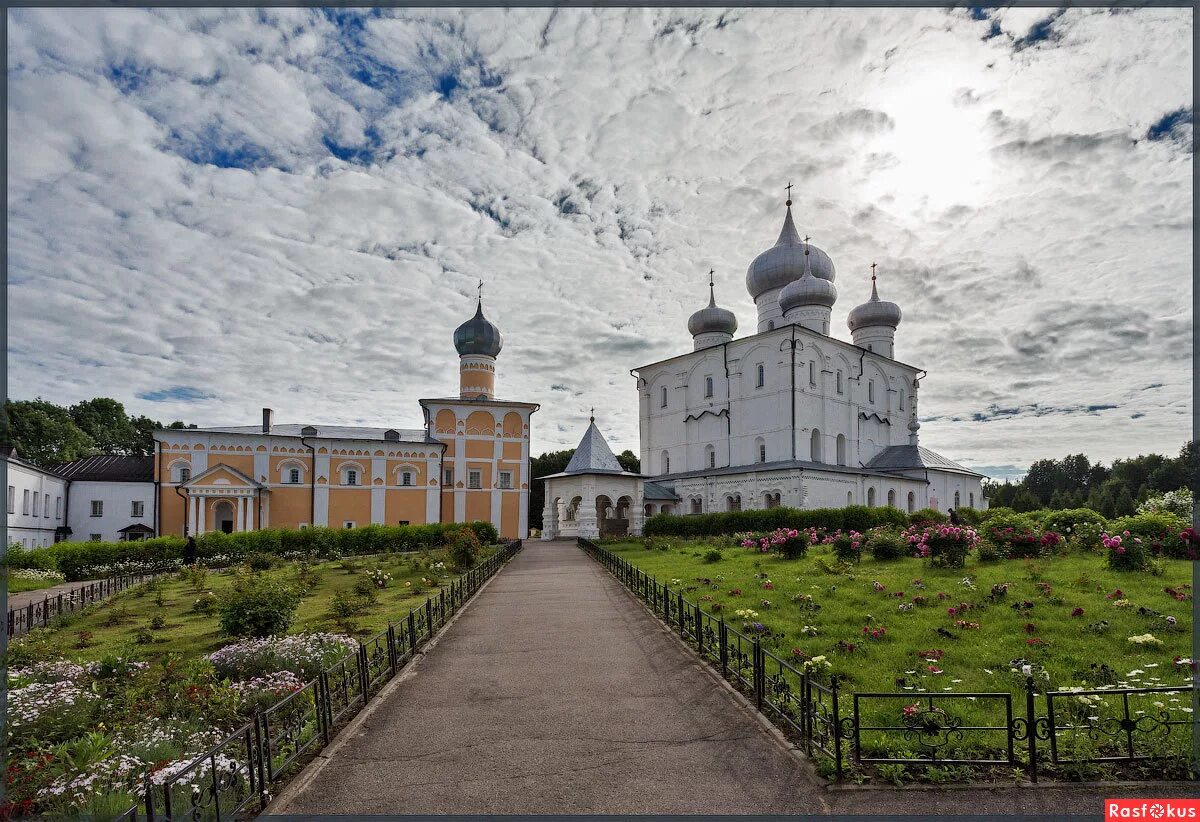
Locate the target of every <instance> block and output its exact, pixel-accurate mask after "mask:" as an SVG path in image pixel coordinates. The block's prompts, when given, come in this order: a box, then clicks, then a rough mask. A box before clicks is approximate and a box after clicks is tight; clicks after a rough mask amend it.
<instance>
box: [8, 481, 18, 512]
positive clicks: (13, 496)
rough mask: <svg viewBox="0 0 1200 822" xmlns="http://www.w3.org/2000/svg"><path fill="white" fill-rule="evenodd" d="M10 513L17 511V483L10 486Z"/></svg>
mask: <svg viewBox="0 0 1200 822" xmlns="http://www.w3.org/2000/svg"><path fill="white" fill-rule="evenodd" d="M8 513H10V514H15V513H17V487H16V486H15V485H10V486H8Z"/></svg>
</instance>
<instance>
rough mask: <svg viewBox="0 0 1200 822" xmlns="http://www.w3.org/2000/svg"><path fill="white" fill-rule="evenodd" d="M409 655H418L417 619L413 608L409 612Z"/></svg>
mask: <svg viewBox="0 0 1200 822" xmlns="http://www.w3.org/2000/svg"><path fill="white" fill-rule="evenodd" d="M408 653H409V655H410V656H416V655H417V618H416V616H415V615H414V614H413V611H412V609H411V608H410V609H409V610H408Z"/></svg>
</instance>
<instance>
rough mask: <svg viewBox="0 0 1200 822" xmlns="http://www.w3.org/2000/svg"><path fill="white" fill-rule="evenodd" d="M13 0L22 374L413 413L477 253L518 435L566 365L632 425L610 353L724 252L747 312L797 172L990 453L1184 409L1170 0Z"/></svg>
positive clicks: (1009, 462)
mask: <svg viewBox="0 0 1200 822" xmlns="http://www.w3.org/2000/svg"><path fill="white" fill-rule="evenodd" d="M8 23H9V26H8V37H9V40H8V70H9V98H8V99H9V104H8V105H9V108H8V115H9V158H10V167H9V192H8V202H9V233H8V242H9V258H8V263H9V276H10V289H9V294H8V298H9V301H10V302H9V317H10V323H11V329H10V352H9V353H10V363H9V366H10V394H12V395H13V396H16V397H33V396H36V395H42V396H44V397H46V398H48V399H52V400H55V401H60V402H70V401H76V400H78V399H80V398H82V397H88V396H92V395H112V396H115V397H118V398H120V399H122V400H124V401H126V402H127V404H128V405H129V406H130V407H131V409H132V410H134V411H136V412H143V413H150V414H154V415H155V416H158V417H159V418H173V417H176V416H178V417H182V418H185V419H187V420H189V421H194V422H198V423H252V422H253V421H254V420H255V419H257V408H258V407H260V406H262V405H271V406H274V407H275V408H276V409H277V413H278V415H279V418H280V419H282V420H292V421H320V422H328V423H362V424H378V425H397V426H413V425H419V424H420V412H419V409H418V407H417V405H416V399H417V398H419V397H421V396H430V395H444V394H448V393H452V392H453V391H454V390H455V388H456V370H455V369H456V362H455V356H454V352H453V348H452V347H451V343H450V334H451V331H452V330H453V329H454V327H455V326H456V325H457V324H458V323H460V322H462V321H463V320H464V319H466V318H467V317H468V316H469V315H470V313H471V311H472V309H473V305H472V298H473V295H474V288H475V283H476V281H477V280H478V279H483V280H484V282H485V286H484V297H485V302H486V305H487V311H488V314H489V315H490V316H491V317H492V318H493V319H495V320H496V321H497V322H498V323H499V325H500V326H501V328H502V329H503V330H504V332H505V335H506V345H505V350H504V353H503V354H502V355H501V361H500V369H501V370H500V374H499V381H500V386H501V393H502V395H503V396H506V397H513V398H520V399H529V400H533V401H539V402H542V403H543V409H542V411H541V412H540V414H539V415H538V417H536V418H535V428H534V439H535V442H534V449H535V452H536V451H538V450H541V449H552V448H559V447H563V446H569V445H573V444H574V442H575V440H576V438H577V436H578V435H579V432H580V431H581V429H582V426H583V424H584V422H585V420H584V418H585V416H586V409H587V407H588V406H591V405H595V406H596V408H597V416H598V419H599V421H600V422H601V423H602V424H603V425H604V428H605V430H606V432H607V433H609V434H610V438H611V440H612V443H613V445H614V447H616V448H618V449H620V448H625V447H633V448H636V447H637V402H636V397H635V393H634V389H633V383H632V380H631V378H630V377H629V375H628V369H629V368H630V367H632V366H635V365H639V364H643V363H645V362H649V361H653V360H656V359H659V358H662V357H666V356H671V355H674V354H677V353H681V352H683V351H685V350H688V349H689V348H690V340H689V338H688V336H687V333H686V327H685V324H686V319H687V316H688V314H689V313H690V312H691V311H693V310H695V309H696V308H698V307H700V306H701V305H702V304H703V303H704V301H705V299H706V294H705V288H704V283H705V275H706V273H707V271H708V269H709V267H712V268H715V269H716V271H717V294H718V299H719V300H720V301H721V302H722V303H723V304H724V305H727V306H728V307H730V308H731V309H733V310H735V311H736V312H737V314H738V317H739V319H740V322H741V326H742V328H743V329H748V328H752V327H753V322H754V308H753V305H752V304H751V302H750V300H749V297H748V295H747V294H746V291H745V287H744V284H743V277H744V272H745V268H746V265H747V264H748V263H749V261H750V260H751V259H752V258H753V257H754V255H755V254H757V253H758V252H759V251H761V250H762V249H763V248H765V247H767V246H769V245H770V244H771V243H773V242H774V239H775V236H776V234H777V233H778V230H779V223H780V219H781V214H780V208H781V202H780V201H781V199H782V194H783V186H784V184H785V183H787V182H788V181H789V180H791V181H793V182H795V183H796V185H797V188H796V189H795V199H796V202H797V217H798V221H799V223H800V226H801V229H802V231H803V232H805V233H808V234H811V235H812V236H813V238H814V242H816V243H818V244H819V245H820V246H821V247H822V248H824V249H825V250H827V251H828V252H829V253H830V254H831V256H832V257H833V259H834V260H835V262H836V264H837V266H838V271H839V279H838V287H839V292H840V295H841V297H840V300H839V303H838V306H837V308H835V310H834V327H835V328H836V329H839V331H837V332H836V333H837V334H838V335H839V336H842V337H844V338H846V337H848V333H846V332H845V331H843V330H841V329H844V328H845V325H844V321H845V315H846V313H847V311H849V309H850V308H851V307H853V306H854V305H855V304H856V303H857V302H859V301H860V300H862V299H863V298H864V297H865V296H866V293H867V288H868V284H867V273H868V272H867V266H868V265H869V264H870V263H871V262H872V261H877V262H878V263H879V264H880V269H879V271H880V278H881V279H880V288H881V290H882V292H883V293H884V294H885V296H886V298H887V299H892V300H895V301H896V302H898V303H900V304H901V306H902V307H903V308H904V311H905V320H904V323H903V325H902V326H901V329H900V333H899V340H898V345H897V355H898V356H899V357H900V358H901V359H902V360H904V361H906V362H910V363H914V364H918V365H920V366H921V367H925V368H928V369H929V370H930V375H929V377H928V378H927V379H926V380H925V382H924V387H925V389H926V390H925V391H924V392H923V394H922V404H921V409H922V412H923V414H924V415H926V416H927V420H928V421H927V423H926V425H925V427H924V428H923V429H922V436H923V441H925V442H926V443H927V444H929V445H931V446H932V447H934V448H936V449H938V450H940V451H943V452H944V453H947V454H948V455H950V456H953V457H955V458H958V459H962V460H964V461H966V462H969V463H971V464H974V465H978V466H984V467H991V468H993V469H994V470H995V471H996V472H997V473H1003V474H1006V475H1007V474H1009V473H1011V472H1012V471H1013V470H1019V466H1021V465H1025V464H1027V463H1028V462H1029V461H1030V460H1032V459H1036V458H1038V457H1042V456H1053V455H1061V454H1064V453H1067V452H1070V451H1079V450H1082V451H1086V452H1088V453H1089V454H1091V455H1092V456H1094V457H1099V458H1103V459H1111V458H1113V457H1115V456H1121V455H1124V454H1130V453H1135V452H1138V451H1148V450H1158V451H1164V450H1165V451H1174V450H1175V449H1176V448H1177V447H1178V445H1179V444H1180V442H1182V441H1183V440H1184V439H1185V438H1186V437H1187V432H1188V425H1189V421H1190V413H1189V407H1188V388H1189V384H1190V365H1191V363H1190V358H1189V353H1188V332H1189V331H1190V325H1191V319H1190V316H1189V315H1188V314H1187V313H1186V311H1185V310H1184V307H1185V306H1186V305H1188V303H1189V298H1190V296H1191V290H1190V289H1191V283H1190V277H1189V274H1190V265H1191V256H1192V244H1191V222H1190V219H1189V218H1188V216H1187V215H1189V214H1190V207H1191V194H1192V191H1191V183H1190V179H1191V169H1192V156H1191V154H1190V145H1189V144H1190V135H1191V129H1192V125H1191V121H1192V112H1191V109H1190V108H1189V102H1188V101H1190V100H1191V96H1192V86H1191V71H1190V70H1189V69H1190V65H1191V62H1190V60H1191V53H1190V41H1191V25H1192V22H1191V17H1190V15H1189V14H1188V13H1187V12H1186V10H1138V11H1132V12H1129V13H1124V14H1110V13H1108V12H1106V11H1103V10H1068V11H1055V12H1053V13H1049V12H1047V11H1046V10H1044V9H1043V10H1019V9H1004V10H996V9H975V10H965V9H960V10H954V11H943V10H921V11H899V10H854V11H852V10H768V9H758V10H749V9H740V10H736V11H722V10H719V9H712V10H679V9H676V10H670V11H657V10H648V9H633V10H609V11H604V12H597V11H576V10H534V9H530V10H510V11H502V10H481V11H472V12H458V11H449V10H446V11H422V10H395V11H379V10H376V11H355V10H346V11H336V12H321V11H318V10H284V9H278V10H268V9H260V10H221V11H208V10H205V11H147V10H135V9H117V10H103V11H75V10H72V11H70V12H62V11H51V10H22V11H13V12H10V13H9V18H8ZM1148 53H1153V54H1154V55H1155V59H1154V60H1153V61H1147V60H1145V59H1144V55H1146V54H1148ZM1063 88H1071V89H1072V90H1073V91H1072V94H1070V95H1063V94H1062V93H1061V90H1062V89H1063ZM1048 99H1054V100H1055V104H1054V105H1053V106H1047V105H1046V100H1048ZM956 343H959V344H956ZM1147 385H1153V386H1155V388H1154V390H1143V389H1144V388H1145V387H1146V386H1147ZM1008 411H1012V413H1008Z"/></svg>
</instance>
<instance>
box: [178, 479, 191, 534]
mask: <svg viewBox="0 0 1200 822" xmlns="http://www.w3.org/2000/svg"><path fill="white" fill-rule="evenodd" d="M175 493H176V494H179V498H180V499H181V500H183V538H184V539H187V537H188V532H189V531H190V530H191V523H190V522H189V520H190V519H191V512H190V511H189V510H188V508H189V506H188V497H187V494H185V493H183V492H182V491H180V490H179V486H178V485H176V486H175Z"/></svg>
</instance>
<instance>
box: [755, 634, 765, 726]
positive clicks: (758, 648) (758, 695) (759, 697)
mask: <svg viewBox="0 0 1200 822" xmlns="http://www.w3.org/2000/svg"><path fill="white" fill-rule="evenodd" d="M753 652H754V657H753V659H754V707H756V708H758V709H759V710H760V711H761V710H762V707H763V690H764V688H763V679H764V676H763V674H764V671H763V652H762V641H761V640H760V639H759V638H758V637H755V638H754V649H753Z"/></svg>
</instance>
